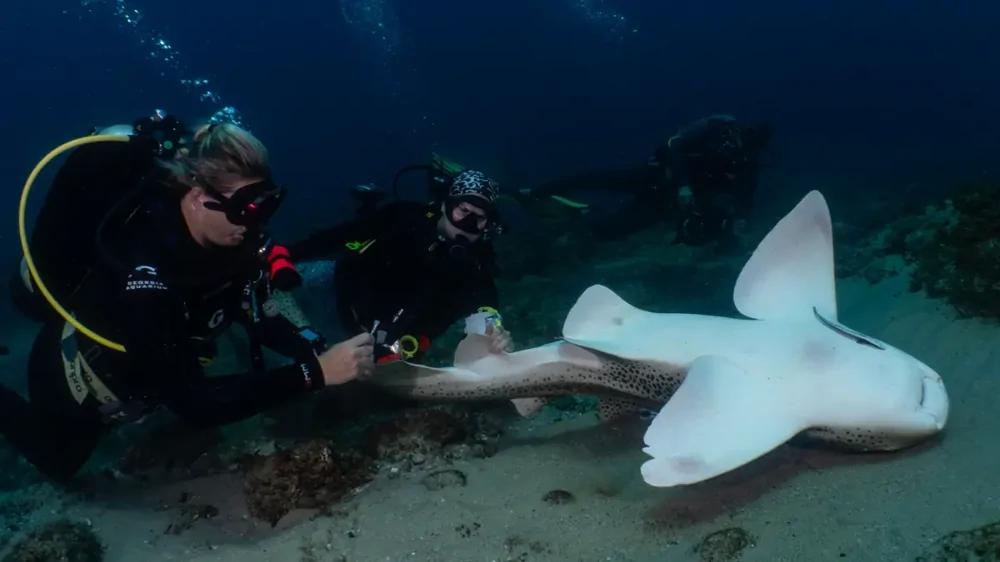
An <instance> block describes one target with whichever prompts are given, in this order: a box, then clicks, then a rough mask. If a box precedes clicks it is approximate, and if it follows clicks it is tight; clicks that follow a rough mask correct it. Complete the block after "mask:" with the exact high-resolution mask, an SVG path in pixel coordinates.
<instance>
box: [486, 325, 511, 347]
mask: <svg viewBox="0 0 1000 562" xmlns="http://www.w3.org/2000/svg"><path fill="white" fill-rule="evenodd" d="M486 336H487V337H488V338H490V351H492V352H493V353H510V352H511V351H514V340H513V339H511V337H510V332H508V331H507V330H505V329H503V327H501V326H497V325H496V324H490V325H489V326H487V327H486Z"/></svg>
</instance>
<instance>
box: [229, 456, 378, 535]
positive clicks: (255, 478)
mask: <svg viewBox="0 0 1000 562" xmlns="http://www.w3.org/2000/svg"><path fill="white" fill-rule="evenodd" d="M372 476H373V471H372V464H371V461H370V459H368V458H366V457H364V456H362V455H360V454H358V453H356V452H353V451H341V450H338V449H337V448H336V447H335V446H334V444H333V443H331V442H329V441H324V440H314V441H309V442H306V443H302V444H300V445H297V446H295V447H292V448H290V449H287V450H284V451H281V452H278V453H275V454H273V455H270V456H266V457H259V458H256V459H253V460H251V461H250V462H249V466H248V469H247V472H246V477H245V480H244V492H245V494H246V499H247V507H248V508H249V510H250V513H251V515H253V516H254V517H256V518H257V519H260V520H263V521H266V522H268V523H270V524H271V525H272V526H273V525H277V523H278V521H280V520H281V518H282V517H284V516H285V515H286V514H287V513H288V512H290V511H291V510H293V509H297V508H305V509H325V508H328V507H329V506H330V505H332V504H333V503H335V502H337V501H338V500H340V499H341V498H343V497H344V496H346V495H347V494H349V493H351V492H352V491H354V490H355V489H356V488H358V487H359V486H361V485H363V484H365V483H366V482H368V481H369V480H371V478H372Z"/></svg>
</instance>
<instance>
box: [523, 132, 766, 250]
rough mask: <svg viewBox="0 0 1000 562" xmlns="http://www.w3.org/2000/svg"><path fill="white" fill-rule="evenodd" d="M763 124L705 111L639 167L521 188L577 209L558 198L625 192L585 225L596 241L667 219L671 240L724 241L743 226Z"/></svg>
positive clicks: (533, 198)
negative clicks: (620, 203) (671, 222)
mask: <svg viewBox="0 0 1000 562" xmlns="http://www.w3.org/2000/svg"><path fill="white" fill-rule="evenodd" d="M769 139H770V129H769V127H768V126H767V125H755V126H750V125H744V124H741V123H739V122H737V121H736V119H735V118H733V117H731V116H728V115H712V116H709V117H705V118H703V119H699V120H698V121H695V122H694V123H692V124H690V125H688V126H686V127H683V128H681V129H680V130H679V131H678V132H677V133H676V134H675V135H674V136H672V137H671V138H670V139H669V140H668V142H667V143H666V145H664V146H662V147H660V148H658V149H657V150H656V152H655V153H654V154H653V156H652V157H650V158H649V160H648V162H647V164H646V165H645V166H643V167H640V168H632V169H624V170H609V171H599V172H593V173H587V174H580V175H576V176H571V177H568V178H563V179H559V180H555V181H552V182H549V183H546V184H543V185H541V186H539V187H537V188H534V189H525V190H521V192H520V193H519V198H520V199H521V200H522V201H526V202H538V201H541V200H543V199H551V200H554V201H556V202H557V203H560V204H561V205H565V206H568V207H570V208H574V209H577V210H580V211H585V210H588V207H589V206H588V205H587V204H585V203H581V202H578V201H574V200H572V199H569V198H567V197H566V196H565V194H567V193H569V192H572V191H579V190H588V189H594V190H610V191H614V192H619V193H621V192H624V193H628V194H629V195H631V200H630V201H629V203H627V204H626V205H625V208H624V209H622V210H620V211H619V212H617V213H615V214H613V215H611V216H610V217H602V218H599V219H596V220H595V221H594V224H591V225H589V226H590V227H591V228H592V230H593V231H594V233H595V234H596V235H598V236H600V237H602V238H612V239H613V238H619V237H622V236H625V235H628V234H631V233H633V232H636V231H638V230H641V229H643V228H646V227H648V226H650V225H652V224H654V223H656V222H658V221H661V220H665V219H667V218H674V219H675V220H676V223H677V242H679V243H686V244H693V245H697V244H703V243H706V242H710V241H719V242H722V243H730V242H733V241H734V240H735V236H736V235H737V234H739V233H740V231H741V230H742V228H743V227H745V224H746V219H747V216H748V215H749V212H750V210H751V208H752V203H753V196H754V193H755V192H756V190H757V175H758V169H759V163H760V157H761V153H762V152H763V150H764V148H765V147H766V146H767V144H768V141H769Z"/></svg>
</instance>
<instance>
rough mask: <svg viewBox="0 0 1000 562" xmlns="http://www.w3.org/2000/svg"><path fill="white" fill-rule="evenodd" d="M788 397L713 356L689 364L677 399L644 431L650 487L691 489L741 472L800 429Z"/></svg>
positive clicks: (756, 375) (758, 375)
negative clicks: (711, 479)
mask: <svg viewBox="0 0 1000 562" xmlns="http://www.w3.org/2000/svg"><path fill="white" fill-rule="evenodd" d="M796 405H797V403H796V402H795V397H794V396H785V395H783V392H782V388H781V387H780V386H779V385H777V384H775V383H774V382H771V381H769V380H768V377H767V376H766V374H762V373H748V372H747V371H745V370H744V369H743V368H741V367H740V366H739V365H737V364H735V363H733V362H731V361H729V360H728V359H725V358H722V357H718V356H703V357H700V358H698V359H696V360H695V361H694V363H693V364H692V365H691V368H690V370H689V371H688V374H687V377H686V378H685V380H684V382H683V383H682V384H681V386H680V388H679V389H678V390H677V393H676V394H674V396H673V397H672V398H671V399H670V401H669V402H667V404H666V405H665V406H664V407H663V409H662V410H660V413H659V414H658V415H657V416H656V418H654V419H653V422H652V423H651V424H650V426H649V429H648V430H646V435H645V443H646V448H645V449H643V451H645V452H646V454H648V455H650V456H652V457H653V458H652V459H651V460H649V461H646V463H644V464H643V465H642V477H643V479H644V480H645V481H646V483H648V484H650V485H652V486H676V485H680V484H692V483H695V482H700V481H702V480H707V479H709V478H712V477H714V476H718V475H719V474H722V473H724V472H727V471H730V470H732V469H734V468H737V467H739V466H742V465H744V464H746V463H748V462H750V461H752V460H754V459H756V458H757V457H760V456H761V455H763V454H764V453H767V452H768V451H770V450H772V449H774V448H775V447H777V446H779V445H781V444H782V443H784V442H785V441H787V440H788V439H790V438H791V437H792V436H794V435H795V434H797V433H799V432H800V431H802V430H803V429H805V427H804V424H803V423H802V421H801V420H799V419H797V418H798V416H796V415H795V412H794V411H793V410H792V408H794V407H795V406H796Z"/></svg>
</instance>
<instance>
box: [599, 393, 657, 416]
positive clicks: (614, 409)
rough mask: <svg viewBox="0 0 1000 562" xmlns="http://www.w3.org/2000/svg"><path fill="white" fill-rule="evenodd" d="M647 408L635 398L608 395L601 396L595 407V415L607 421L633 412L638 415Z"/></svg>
mask: <svg viewBox="0 0 1000 562" xmlns="http://www.w3.org/2000/svg"><path fill="white" fill-rule="evenodd" d="M648 409H649V408H647V407H646V406H645V405H643V404H642V403H640V402H638V401H636V400H630V399H628V398H617V397H613V396H608V397H605V398H601V404H600V406H598V408H597V416H598V417H599V418H600V419H601V421H604V422H608V421H614V420H616V419H618V418H622V417H625V416H629V415H633V414H635V415H638V414H640V413H642V412H643V411H645V410H648Z"/></svg>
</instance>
